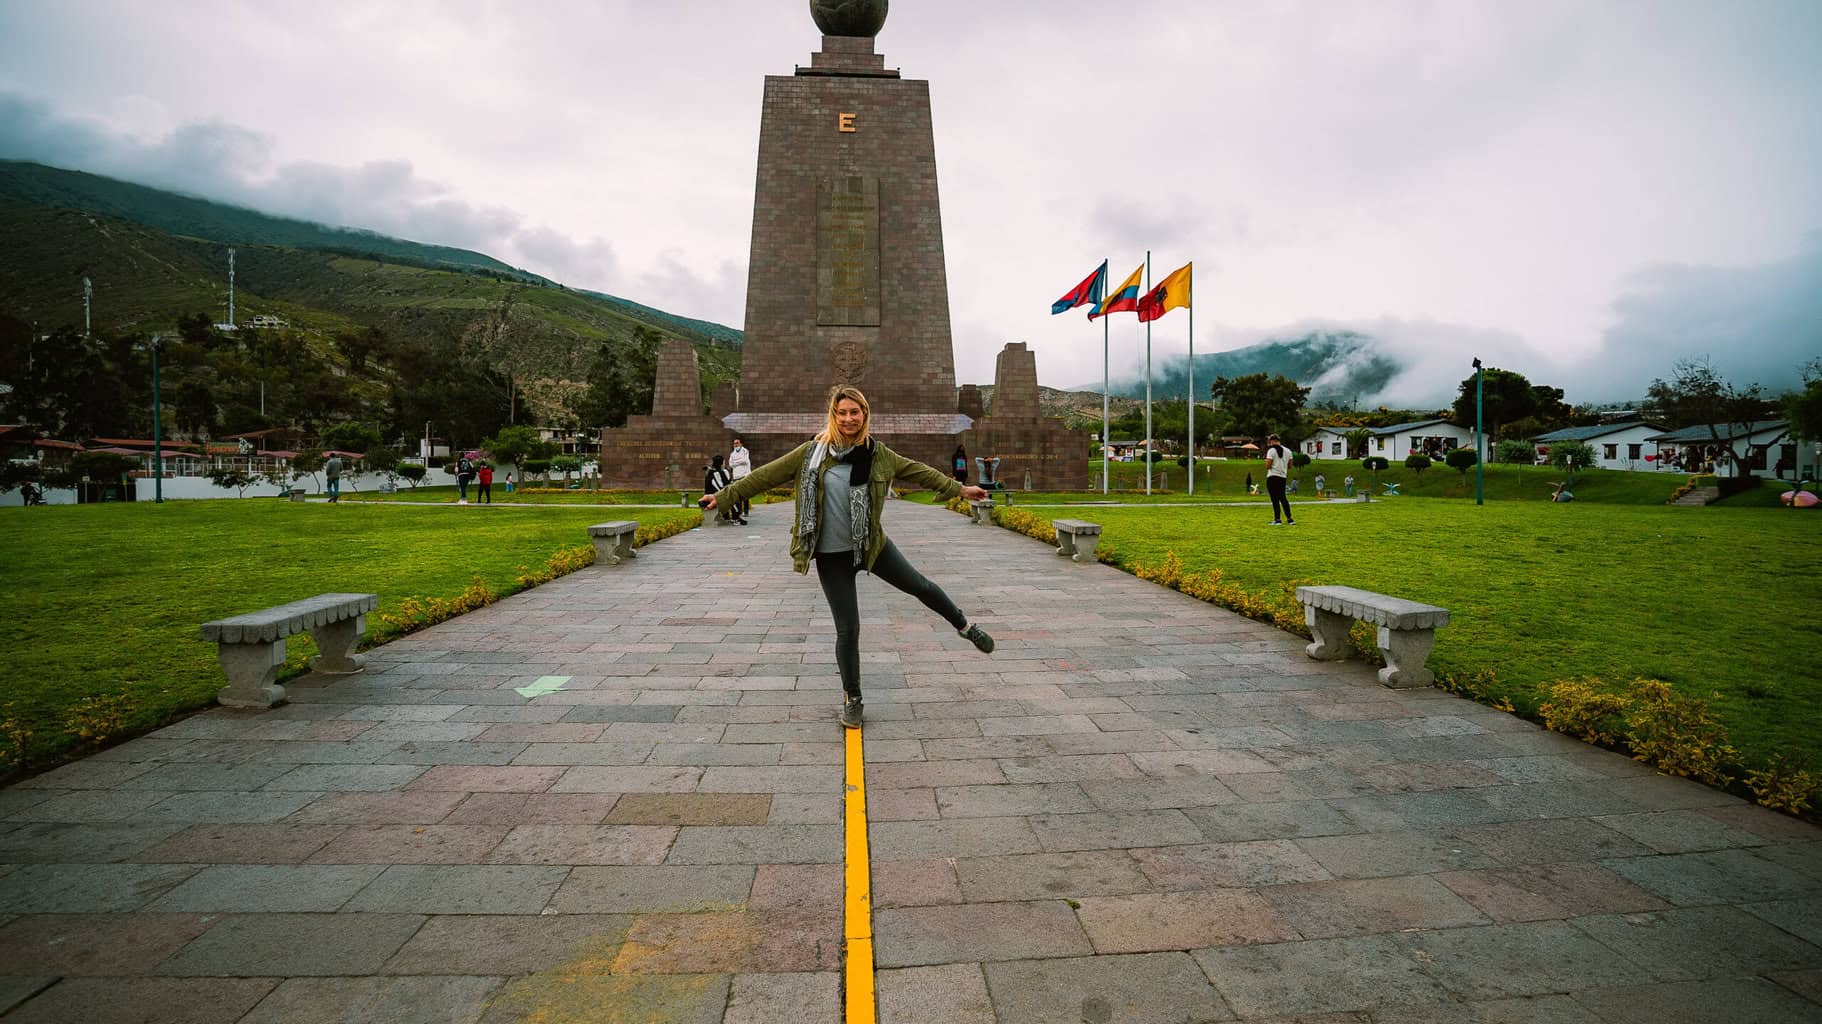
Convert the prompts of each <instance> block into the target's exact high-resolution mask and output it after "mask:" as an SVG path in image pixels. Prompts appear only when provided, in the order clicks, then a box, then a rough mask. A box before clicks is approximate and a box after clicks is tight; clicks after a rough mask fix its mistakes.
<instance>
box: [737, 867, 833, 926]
mask: <svg viewBox="0 0 1822 1024" xmlns="http://www.w3.org/2000/svg"><path fill="white" fill-rule="evenodd" d="M845 881H846V878H845V872H844V865H841V864H761V865H759V867H758V869H757V870H756V871H755V872H754V875H753V895H752V896H751V897H750V898H749V899H748V900H747V905H748V906H749V907H752V908H753V909H754V910H817V911H822V912H824V913H828V914H836V915H839V914H840V913H841V909H842V895H843V892H844V889H845Z"/></svg>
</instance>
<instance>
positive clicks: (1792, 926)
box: [1740, 897, 1822, 946]
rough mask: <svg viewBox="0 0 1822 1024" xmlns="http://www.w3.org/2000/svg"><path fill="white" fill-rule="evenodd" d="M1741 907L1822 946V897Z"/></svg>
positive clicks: (1749, 904)
mask: <svg viewBox="0 0 1822 1024" xmlns="http://www.w3.org/2000/svg"><path fill="white" fill-rule="evenodd" d="M1740 909H1742V910H1744V911H1746V912H1747V913H1749V914H1752V915H1753V916H1755V917H1758V918H1760V919H1761V920H1765V921H1770V922H1771V923H1772V924H1775V925H1777V926H1778V927H1779V928H1782V929H1784V930H1785V931H1787V932H1789V933H1790V934H1792V935H1795V936H1797V937H1798V938H1801V939H1804V940H1807V941H1808V942H1810V943H1812V944H1815V945H1818V946H1822V897H1810V898H1808V899H1801V900H1777V901H1774V902H1771V903H1748V904H1745V905H1744V906H1742V907H1741V908H1740Z"/></svg>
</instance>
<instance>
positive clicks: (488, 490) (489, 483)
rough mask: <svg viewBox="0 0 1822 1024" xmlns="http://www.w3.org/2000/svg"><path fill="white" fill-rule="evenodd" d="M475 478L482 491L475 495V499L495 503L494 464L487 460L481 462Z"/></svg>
mask: <svg viewBox="0 0 1822 1024" xmlns="http://www.w3.org/2000/svg"><path fill="white" fill-rule="evenodd" d="M475 480H476V481H477V482H479V483H480V485H481V490H480V493H478V494H476V495H475V500H476V501H478V502H481V503H483V504H487V505H491V504H493V466H492V465H491V464H489V463H486V462H483V463H481V468H480V469H478V470H476V471H475Z"/></svg>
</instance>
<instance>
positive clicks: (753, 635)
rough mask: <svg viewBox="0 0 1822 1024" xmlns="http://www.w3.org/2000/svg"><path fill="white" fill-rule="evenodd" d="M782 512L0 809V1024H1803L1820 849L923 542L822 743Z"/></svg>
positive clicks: (1679, 788) (1534, 744)
mask: <svg viewBox="0 0 1822 1024" xmlns="http://www.w3.org/2000/svg"><path fill="white" fill-rule="evenodd" d="M788 518H789V511H788V509H785V508H783V507H781V506H762V507H759V508H757V509H755V518H754V520H753V523H754V525H753V526H752V527H751V528H731V527H728V528H715V529H703V530H697V531H694V532H691V533H687V534H684V535H681V536H677V537H673V538H670V539H668V540H666V541H665V542H663V543H662V544H657V545H653V546H651V547H649V548H646V549H642V550H641V552H640V557H639V558H638V559H636V560H634V561H631V562H628V563H626V564H623V565H620V566H616V567H612V568H606V567H599V566H597V567H595V568H592V569H588V570H584V571H581V572H578V573H574V574H572V575H569V576H565V577H562V578H560V579H557V580H554V581H552V582H550V583H547V584H545V585H543V586H540V587H538V588H536V589H534V590H531V591H527V592H525V593H522V594H518V595H514V596H512V597H509V598H507V599H505V600H503V601H501V602H499V603H498V604H495V605H491V606H489V607H486V608H483V609H479V610H476V611H474V612H471V613H469V614H467V615H464V616H462V617H460V618H458V619H454V620H451V621H449V622H445V623H442V624H440V625H438V626H435V627H432V628H430V629H427V630H424V631H422V632H419V633H415V634H412V635H411V636H408V637H405V638H402V639H400V640H397V641H395V642H393V643H391V644H387V645H385V646H382V647H379V648H376V649H374V650H372V651H371V652H369V661H368V665H367V670H366V671H365V672H364V673H362V674H360V675H358V676H352V677H340V678H337V679H335V680H333V681H330V680H328V679H326V678H322V677H305V678H304V679H302V680H298V681H296V682H294V683H292V684H291V686H290V687H289V691H290V694H291V697H292V702H291V703H289V704H287V705H284V706H281V707H279V708H275V709H272V710H267V711H254V710H228V709H218V710H215V711H211V712H208V713H205V714H201V715H197V716H195V717H193V718H190V719H188V720H186V721H183V722H180V723H177V724H175V725H173V726H171V727H168V728H166V729H164V730H161V731H159V732H158V733H155V734H153V735H151V736H148V737H144V738H142V739H138V740H135V741H132V742H130V743H127V744H124V745H122V746H120V747H117V748H114V749H111V750H108V751H104V752H102V753H100V754H97V755H94V756H92V757H90V758H88V759H87V760H84V761H81V762H78V763H75V764H72V765H69V766H66V767H64V768H61V769H58V770H57V771H54V772H50V773H47V774H45V775H43V776H40V777H38V778H35V779H32V780H29V781H27V782H25V783H21V784H19V785H15V786H13V787H11V788H10V789H7V790H4V791H0V1006H4V1007H7V1008H10V1013H9V1014H8V1015H7V1016H6V1018H5V1019H6V1020H7V1022H8V1024H11V1022H12V1021H15V1020H18V1021H47V1020H48V1021H60V1020H77V1019H79V1020H83V1021H96V1022H108V1021H119V1020H145V1019H151V1020H169V1021H176V1020H183V1021H190V1022H195V1021H205V1022H209V1021H242V1022H267V1021H293V1020H300V1019H326V1020H341V1019H368V1020H405V1021H410V1020H423V1021H461V1022H474V1021H484V1022H489V1024H493V1022H503V1021H523V1020H538V1021H544V1022H562V1021H589V1020H616V1021H665V1022H671V1021H703V1022H721V1024H752V1022H759V1021H767V1022H770V1021H787V1020H788V1021H809V1022H816V1024H833V1022H837V1021H842V1020H844V1018H846V1019H854V1018H853V1017H852V1016H849V1014H848V1012H847V1011H848V1010H849V1009H852V1010H853V1013H854V1014H857V1015H859V1018H860V1019H866V1017H865V1015H866V1013H867V1010H866V1009H865V1007H864V1006H855V1005H854V1001H855V1000H856V999H857V997H859V996H861V995H862V987H861V982H860V981H859V980H857V979H856V978H855V977H853V976H850V978H849V980H848V981H847V982H846V983H845V984H844V970H847V971H852V972H854V974H856V975H863V976H864V975H866V974H869V973H870V974H872V975H873V977H874V983H875V991H874V998H875V1001H876V1005H875V1012H876V1014H877V1019H878V1020H879V1021H882V1022H892V1024H900V1022H919V1021H942V1022H959V1024H986V1022H995V1024H1006V1022H1054V1021H1074V1020H1090V1021H1109V1022H1112V1021H1122V1022H1124V1021H1180V1020H1197V1021H1201V1020H1245V1021H1263V1020H1270V1019H1280V1018H1303V1019H1320V1020H1324V1021H1362V1020H1365V1019H1368V1018H1367V1015H1369V1014H1370V1015H1371V1019H1372V1020H1374V1021H1378V1022H1386V1021H1394V1022H1416V1021H1443V1022H1457V1021H1459V1022H1488V1021H1521V1020H1522V1021H1534V1020H1536V1021H1564V1022H1578V1024H1579V1022H1590V1021H1623V1022H1631V1021H1659V1020H1730V1021H1731V1020H1751V1021H1771V1022H1777V1021H1809V1020H1813V1019H1815V1018H1816V1016H1817V1014H1818V1005H1819V1004H1818V1003H1817V999H1818V998H1819V997H1822V950H1819V949H1818V943H1822V830H1818V829H1816V828H1814V827H1812V826H1809V825H1807V824H1804V823H1801V822H1796V821H1793V820H1791V819H1787V818H1784V817H1781V816H1778V815H1776V814H1773V813H1771V812H1768V811H1765V810H1763V809H1760V808H1755V807H1752V806H1750V805H1747V804H1745V803H1744V802H1742V801H1740V800H1738V799H1736V798H1733V797H1731V796H1728V795H1727V794H1724V793H1719V792H1716V791H1713V790H1710V789H1707V788H1705V787H1702V786H1699V785H1696V784H1693V783H1689V782H1686V781H1683V780H1678V779H1671V778H1665V777H1662V776H1657V775H1654V774H1652V773H1651V772H1650V771H1649V770H1648V769H1645V768H1643V767H1642V766H1640V765H1637V764H1635V763H1633V762H1631V761H1629V760H1627V759H1626V758H1624V757H1622V756H1620V755H1616V754H1611V753H1608V752H1604V751H1600V750H1596V749H1592V748H1589V747H1587V746H1584V745H1582V744H1580V743H1577V742H1575V741H1573V740H1570V739H1567V738H1565V737H1561V736H1556V735H1552V734H1550V733H1547V732H1543V731H1540V730H1538V729H1537V728H1535V727H1533V726H1531V725H1530V724H1528V723H1525V722H1523V721H1520V720H1517V719H1515V718H1513V717H1511V716H1509V715H1504V714H1501V713H1499V712H1496V711H1493V710H1491V709H1489V708H1485V707H1481V706H1479V705H1476V704H1473V703H1471V702H1468V701H1465V700H1461V699H1458V698H1455V697H1452V696H1450V695H1448V694H1445V693H1442V692H1439V691H1437V690H1434V689H1424V688H1416V689H1411V690H1389V689H1386V688H1383V687H1381V686H1379V685H1378V684H1377V682H1376V681H1375V680H1374V678H1373V671H1372V669H1371V668H1370V667H1368V666H1366V665H1363V664H1361V663H1358V662H1340V663H1327V662H1317V661H1312V660H1311V659H1309V658H1307V657H1305V656H1304V654H1303V651H1302V646H1303V641H1302V640H1301V639H1300V638H1298V637H1295V636H1292V635H1290V634H1286V633H1281V632H1278V631H1276V630H1273V629H1271V628H1270V627H1267V626H1264V625H1262V624H1259V623H1255V622H1250V621H1248V620H1245V619H1242V618H1239V617H1237V616H1235V615H1233V614H1231V613H1228V612H1226V611H1223V610H1221V609H1218V608H1214V607H1212V606H1210V605H1206V604H1203V603H1201V602H1198V601H1195V600H1193V599H1191V598H1188V597H1185V596H1184V595H1181V594H1178V593H1176V592H1174V591H1169V590H1165V589H1163V588H1159V587H1156V586H1153V585H1151V584H1149V583H1145V582H1143V581H1140V580H1138V579H1135V578H1134V577H1131V576H1128V575H1126V574H1124V573H1120V572H1118V571H1117V570H1114V569H1111V568H1109V567H1106V566H1100V565H1095V564H1080V565H1077V564H1073V563H1070V562H1068V561H1066V560H1064V559H1059V558H1057V557H1056V556H1055V555H1054V554H1053V553H1052V549H1051V548H1050V547H1049V546H1047V545H1043V544H1039V543H1037V542H1035V541H1032V540H1029V539H1027V538H1024V537H1022V536H1019V535H1016V534H1013V533H1011V532H1010V531H1001V530H982V529H978V528H974V527H971V526H970V525H969V524H968V520H967V519H966V518H964V517H962V516H957V515H954V514H953V513H950V512H947V511H944V510H941V509H932V508H929V507H925V506H919V505H914V504H910V503H904V502H894V503H892V504H890V505H889V506H888V512H887V518H886V527H887V529H888V530H889V531H890V533H891V534H892V536H893V538H894V539H895V540H896V541H897V542H898V544H899V545H900V547H901V548H903V549H904V551H905V553H906V555H907V556H908V557H909V558H910V560H911V561H912V562H913V563H914V564H916V565H917V566H918V567H919V568H920V569H922V570H923V571H925V572H926V573H927V574H929V575H930V576H931V577H932V578H933V579H935V580H936V581H937V582H938V583H940V584H941V585H942V586H943V587H944V588H945V589H946V590H948V591H949V593H950V594H951V595H952V596H954V597H955V599H956V600H957V602H958V603H959V604H960V605H961V606H962V607H963V608H964V609H965V610H967V611H968V613H969V614H970V616H971V617H973V618H975V619H977V620H978V621H980V622H981V623H982V624H983V625H984V626H986V627H987V628H988V629H989V630H990V631H991V632H993V633H994V635H995V638H996V640H997V641H998V647H997V649H996V651H995V653H994V654H993V655H992V656H990V657H987V656H982V655H981V654H980V653H979V652H977V651H975V650H974V649H973V647H972V646H971V645H969V644H967V643H966V642H965V641H963V640H961V639H960V638H959V637H957V636H955V634H954V631H953V630H951V629H949V628H948V627H947V625H946V624H943V623H941V622H940V621H938V620H936V619H935V618H934V617H933V616H931V615H930V614H929V613H928V612H926V611H925V610H924V609H922V608H921V606H918V605H916V604H915V603H913V602H912V601H910V600H909V599H907V598H905V597H903V596H902V595H899V594H897V593H896V592H894V591H891V590H890V589H889V588H887V587H885V586H883V585H881V584H879V583H878V581H876V580H872V579H865V580H863V581H862V583H861V602H862V603H861V611H862V617H863V656H862V657H863V673H864V676H865V686H866V689H867V708H868V719H869V721H868V724H867V727H866V729H865V730H864V746H863V737H855V738H854V739H853V740H849V739H847V737H846V736H845V735H844V734H843V732H842V730H841V729H840V727H839V726H838V725H837V724H836V722H835V720H834V715H835V711H836V708H837V705H838V702H839V699H840V688H839V684H838V682H837V677H836V673H835V667H834V658H833V648H832V637H831V626H830V624H829V620H828V616H827V612H826V610H824V607H823V604H822V599H821V595H820V591H819V589H818V588H817V586H816V584H815V581H814V580H809V579H804V578H802V577H798V576H796V575H795V574H793V573H792V572H791V571H790V569H789V562H788V560H787V558H786V556H785V539H784V536H783V534H784V530H785V524H786V523H787V522H788ZM1452 628H1464V627H1462V626H1456V627H1452ZM557 677H565V678H563V682H562V686H561V688H560V689H554V690H553V689H551V687H550V685H549V680H551V679H554V678H557ZM540 680H545V681H546V682H545V684H544V685H539V681H540ZM521 689H525V690H529V691H531V693H532V694H533V695H532V696H526V695H523V694H521V693H520V692H518V691H519V690H521ZM850 743H852V744H853V750H854V753H855V755H857V756H856V757H855V758H854V759H853V760H852V761H850V759H849V744H850ZM863 753H864V758H862V757H860V756H858V755H861V754H863ZM863 761H864V765H863V764H862V762H863ZM856 770H858V771H859V781H860V782H864V789H863V788H862V787H861V786H860V785H858V784H857V783H856V781H855V779H854V777H853V776H854V774H855V772H856ZM850 784H853V785H855V788H854V789H853V790H851V791H850V790H849V789H847V786H848V785H850ZM850 806H852V813H850ZM857 839H864V842H865V847H866V853H865V854H864V855H862V854H860V853H855V852H850V851H851V850H853V849H854V847H855V846H856V843H857ZM854 869H862V870H864V871H865V872H866V878H865V880H864V882H863V883H862V884H860V885H854V884H853V883H852V881H851V879H852V872H853V870H854ZM863 895H864V899H863V898H861V897H862V896H863ZM868 910H870V911H871V913H870V914H868V913H866V911H868ZM869 917H870V919H871V920H870V926H871V927H870V929H868V928H867V927H866V924H867V918H869ZM868 936H870V939H871V945H872V956H871V958H870V959H871V967H872V970H871V971H868V970H866V969H865V968H866V966H867V965H868V958H866V957H865V956H863V955H861V953H860V951H859V943H860V941H861V940H863V939H865V938H867V937H868ZM844 946H845V948H846V950H847V952H848V956H847V958H846V959H845V960H844V958H843V951H844Z"/></svg>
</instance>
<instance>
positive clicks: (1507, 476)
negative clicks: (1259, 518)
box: [1021, 459, 1782, 505]
mask: <svg viewBox="0 0 1822 1024" xmlns="http://www.w3.org/2000/svg"><path fill="white" fill-rule="evenodd" d="M1100 473H1101V464H1100V462H1099V461H1095V462H1092V463H1090V465H1089V477H1090V479H1091V480H1093V481H1094V489H1093V493H1092V494H1091V493H1089V492H1064V493H1059V494H1054V495H1035V494H1034V495H1033V500H1039V499H1043V500H1058V501H1083V500H1089V501H1094V500H1100V479H1101V477H1100ZM1317 473H1321V474H1322V475H1323V476H1324V477H1325V478H1326V480H1325V485H1326V486H1327V487H1328V488H1329V489H1330V490H1333V491H1340V490H1342V481H1343V480H1344V479H1345V478H1346V477H1347V476H1348V474H1350V473H1352V474H1353V476H1354V481H1355V484H1356V486H1358V487H1364V486H1366V485H1368V484H1370V483H1371V482H1372V480H1373V474H1372V473H1370V472H1368V471H1367V470H1365V469H1362V468H1361V466H1360V461H1359V460H1358V459H1353V460H1348V461H1339V460H1337V461H1333V462H1329V461H1322V460H1318V461H1315V462H1311V463H1310V464H1309V465H1307V466H1304V467H1302V468H1301V469H1297V470H1293V471H1292V473H1291V476H1292V477H1293V478H1294V479H1296V480H1297V482H1298V495H1295V496H1293V497H1297V496H1301V497H1304V498H1307V497H1309V496H1310V495H1311V494H1312V493H1313V491H1314V489H1315V486H1316V474H1317ZM1248 474H1251V475H1252V478H1253V482H1254V483H1255V484H1258V485H1259V488H1260V492H1261V493H1260V494H1259V495H1258V497H1257V500H1260V501H1263V500H1265V495H1264V489H1265V463H1264V462H1263V461H1258V460H1231V459H1230V460H1225V461H1214V460H1208V459H1204V460H1202V461H1200V462H1198V463H1197V464H1196V491H1195V493H1196V495H1197V496H1198V497H1206V498H1212V499H1214V500H1239V499H1244V498H1247V497H1248V496H1247V494H1246V477H1247V475H1248ZM1188 475H1189V473H1188V469H1187V468H1186V467H1184V466H1179V465H1177V463H1176V460H1175V459H1166V460H1165V461H1163V462H1159V463H1157V464H1155V465H1153V466H1152V493H1153V494H1154V495H1157V494H1158V493H1159V492H1164V493H1166V494H1167V495H1169V500H1173V501H1181V500H1182V499H1183V498H1184V497H1185V492H1184V486H1185V484H1186V483H1187V480H1186V478H1187V477H1188ZM1561 479H1563V471H1562V470H1560V469H1557V468H1555V467H1553V466H1515V465H1509V464H1501V463H1495V464H1491V465H1488V466H1486V467H1485V469H1484V480H1483V481H1482V489H1483V493H1484V494H1485V496H1486V499H1487V500H1488V501H1543V502H1548V501H1549V500H1550V494H1551V491H1552V489H1553V487H1552V485H1553V484H1554V483H1555V482H1556V481H1559V480H1561ZM1688 479H1689V478H1688V477H1687V476H1685V475H1684V474H1682V473H1642V472H1641V473H1634V472H1628V471H1624V470H1617V469H1585V470H1582V471H1581V472H1579V473H1577V474H1575V486H1574V487H1573V488H1571V489H1572V490H1573V491H1574V492H1575V498H1576V500H1577V501H1591V502H1597V503H1600V504H1613V505H1662V504H1664V502H1666V501H1667V500H1669V498H1670V492H1671V491H1674V490H1676V489H1677V488H1678V487H1680V486H1682V485H1683V483H1684V482H1685V481H1687V480H1688ZM1166 482H1168V483H1169V484H1170V488H1165V487H1163V486H1162V485H1163V484H1164V483H1166ZM1379 482H1380V484H1381V490H1383V489H1384V485H1385V484H1388V483H1395V484H1397V485H1398V490H1399V493H1400V494H1402V495H1404V496H1407V497H1420V498H1468V499H1472V498H1473V497H1474V471H1473V470H1472V469H1470V470H1468V472H1467V474H1466V475H1465V476H1464V475H1462V474H1461V473H1458V472H1456V471H1455V470H1453V469H1449V468H1448V467H1447V466H1433V467H1431V468H1430V469H1426V470H1424V471H1423V472H1422V473H1418V472H1416V471H1415V470H1411V469H1406V468H1405V467H1404V465H1403V464H1402V463H1398V462H1394V463H1393V464H1392V465H1391V467H1390V468H1388V469H1385V470H1382V471H1381V472H1380V474H1379ZM1112 485H1113V489H1115V490H1124V491H1128V492H1132V491H1137V492H1139V495H1140V496H1141V497H1142V496H1143V493H1144V489H1145V464H1144V463H1142V462H1116V463H1114V464H1113V481H1112ZM1780 489H1782V488H1780ZM1375 493H1376V494H1377V493H1379V492H1375ZM1022 497H1023V496H1022V495H1021V498H1022ZM1108 497H1109V498H1113V497H1118V498H1119V499H1120V500H1129V499H1130V498H1131V497H1132V495H1131V494H1121V495H1117V496H1116V495H1109V496H1108Z"/></svg>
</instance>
